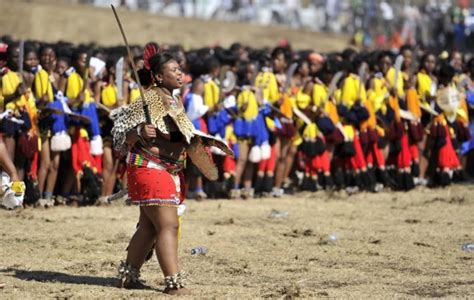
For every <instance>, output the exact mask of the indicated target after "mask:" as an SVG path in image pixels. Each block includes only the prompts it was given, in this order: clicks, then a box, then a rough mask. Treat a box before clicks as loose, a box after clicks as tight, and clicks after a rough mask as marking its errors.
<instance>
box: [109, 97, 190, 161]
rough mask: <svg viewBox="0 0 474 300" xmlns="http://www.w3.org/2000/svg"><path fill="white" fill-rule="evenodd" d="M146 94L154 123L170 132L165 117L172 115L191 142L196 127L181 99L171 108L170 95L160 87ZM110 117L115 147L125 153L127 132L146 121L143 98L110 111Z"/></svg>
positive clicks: (164, 130)
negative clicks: (112, 122)
mask: <svg viewBox="0 0 474 300" xmlns="http://www.w3.org/2000/svg"><path fill="white" fill-rule="evenodd" d="M144 96H145V98H146V102H147V104H148V109H149V111H150V117H151V122H152V124H153V125H154V126H155V127H156V128H158V130H159V131H161V132H162V133H164V134H169V133H170V131H169V124H168V123H167V122H166V121H165V119H164V118H165V117H166V116H170V117H171V118H172V119H173V121H174V122H175V123H176V125H177V127H178V129H179V131H180V132H181V133H182V134H183V135H184V137H185V139H186V142H187V143H188V144H189V143H190V142H191V138H192V137H193V136H194V133H193V132H194V130H195V129H194V125H193V123H191V121H190V120H189V118H188V116H187V115H186V112H185V111H184V108H183V104H182V103H181V101H180V100H179V99H178V101H177V107H175V108H173V109H171V108H170V104H169V101H167V97H169V96H167V95H165V94H164V93H163V92H162V91H161V90H160V89H159V88H152V89H149V90H148V91H146V92H145V94H144ZM110 117H111V118H112V120H113V121H114V127H113V128H112V136H113V139H114V148H115V150H117V151H120V152H121V153H125V152H126V151H127V150H128V147H127V145H126V143H125V138H126V134H127V132H129V131H130V130H132V129H133V128H135V127H136V126H138V125H140V124H143V123H146V119H145V113H144V110H143V101H142V99H141V98H139V99H137V100H136V101H135V102H133V103H132V104H130V105H128V106H122V107H119V108H117V109H114V110H113V111H112V112H111V113H110Z"/></svg>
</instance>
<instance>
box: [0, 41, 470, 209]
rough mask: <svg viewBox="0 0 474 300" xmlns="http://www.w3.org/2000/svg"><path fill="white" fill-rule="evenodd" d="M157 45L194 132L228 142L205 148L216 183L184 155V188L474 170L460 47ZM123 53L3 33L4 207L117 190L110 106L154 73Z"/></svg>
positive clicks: (281, 189) (97, 196) (364, 186)
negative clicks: (174, 66) (171, 64)
mask: <svg viewBox="0 0 474 300" xmlns="http://www.w3.org/2000/svg"><path fill="white" fill-rule="evenodd" d="M156 46H158V45H156ZM159 49H160V51H161V52H167V53H170V54H172V55H174V56H175V57H176V59H177V61H178V62H179V64H180V67H181V69H182V72H183V82H184V83H185V84H184V85H183V88H182V89H180V90H175V95H179V96H180V98H181V100H182V101H183V104H184V106H185V108H186V111H187V115H188V117H189V118H190V119H191V120H192V122H193V124H194V126H195V127H196V129H198V130H201V131H203V132H206V133H209V134H211V135H214V136H218V137H219V138H221V139H222V140H224V141H225V142H226V143H228V145H229V146H230V147H232V149H233V150H234V153H235V157H230V156H224V155H222V153H221V152H220V151H219V150H218V149H212V156H213V159H214V161H215V162H216V164H217V165H218V166H219V170H220V174H219V180H218V181H215V182H208V181H207V180H205V179H203V177H202V174H200V172H199V170H198V169H197V168H196V167H194V166H193V165H192V163H191V162H190V161H188V163H187V165H186V183H187V184H186V186H187V193H186V195H187V198H194V199H203V198H222V197H228V198H231V199H240V198H244V199H249V198H253V197H260V196H272V197H281V196H282V195H283V194H285V193H293V192H295V191H301V190H306V191H317V190H319V189H324V190H328V191H345V192H347V193H349V194H351V193H356V192H358V191H368V192H379V191H381V190H383V189H392V190H405V191H408V190H411V189H413V188H415V186H416V185H428V186H430V187H438V186H447V185H449V184H451V183H452V182H460V181H463V180H466V171H472V170H473V168H472V165H471V164H472V160H471V159H470V156H471V154H472V148H474V141H473V140H472V139H471V133H472V131H473V128H472V125H470V123H469V120H470V115H472V113H473V111H474V95H473V92H472V91H471V89H472V87H473V85H472V83H471V78H473V77H474V59H469V57H466V56H465V55H464V54H463V53H460V52H452V53H446V52H444V53H441V54H438V53H437V54H434V53H430V52H429V51H426V50H424V49H420V48H412V47H409V46H403V47H402V48H401V49H399V51H398V52H397V53H394V52H389V51H381V50H377V51H372V52H362V53H360V52H357V51H356V50H353V49H346V50H344V51H342V52H334V53H327V54H321V53H317V52H315V51H312V50H308V51H296V50H293V49H292V48H291V46H290V45H289V44H288V43H281V44H280V45H279V46H277V47H275V48H273V49H252V48H251V47H246V46H243V45H240V44H238V43H235V44H233V45H231V46H230V47H229V48H221V47H213V48H203V49H197V50H191V51H184V49H183V48H182V47H181V46H180V45H159ZM132 52H133V55H134V62H135V64H136V66H137V68H138V77H139V78H135V76H133V72H132V69H131V67H130V61H129V60H128V58H127V56H126V50H125V48H123V47H113V48H101V47H98V46H95V45H87V46H86V45H80V46H75V45H73V44H70V43H65V42H60V43H56V44H48V43H42V42H38V41H26V42H25V41H15V40H13V39H12V38H10V37H4V38H3V42H2V43H1V44H0V76H1V89H0V107H1V114H0V118H1V127H0V133H1V138H0V166H1V169H2V170H3V172H2V193H3V196H2V197H3V203H4V204H5V203H17V204H18V203H21V202H22V199H23V197H24V204H25V205H30V206H41V207H49V206H53V205H64V204H68V205H73V206H77V205H88V204H106V203H109V201H111V200H113V199H116V198H119V197H118V196H117V194H116V193H118V195H124V194H126V190H125V189H124V188H123V187H124V186H126V184H125V183H126V180H127V178H126V175H125V174H126V173H125V167H124V166H125V163H124V161H125V158H124V157H122V156H121V154H120V153H118V152H117V151H114V149H113V141H112V135H111V130H112V127H113V121H112V119H111V118H110V113H111V111H112V112H113V109H116V108H117V107H120V106H123V105H128V104H130V103H132V102H133V101H134V100H135V99H136V98H137V97H139V96H140V93H139V89H138V84H139V83H141V85H142V86H143V87H144V89H148V88H150V87H152V86H153V84H154V83H153V80H151V78H150V76H149V72H142V71H143V70H144V61H143V48H142V47H140V46H134V47H132ZM138 79H139V80H138ZM470 126H471V127H470ZM469 166H471V167H469ZM157 184H159V183H157ZM6 206H9V205H6ZM10 206H11V205H10ZM13 206H14V205H13Z"/></svg>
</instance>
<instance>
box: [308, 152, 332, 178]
mask: <svg viewBox="0 0 474 300" xmlns="http://www.w3.org/2000/svg"><path fill="white" fill-rule="evenodd" d="M309 165H310V166H311V167H312V169H313V170H315V171H317V172H323V173H328V172H329V171H330V169H331V162H330V161H329V154H328V152H327V151H324V152H323V153H321V154H320V155H316V156H314V157H313V159H311V163H310V164H309Z"/></svg>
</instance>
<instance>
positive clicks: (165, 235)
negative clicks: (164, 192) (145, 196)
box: [143, 206, 179, 276]
mask: <svg viewBox="0 0 474 300" xmlns="http://www.w3.org/2000/svg"><path fill="white" fill-rule="evenodd" d="M143 211H144V213H145V214H146V216H147V217H148V219H149V220H150V221H151V222H152V223H153V225H154V227H155V231H156V248H155V250H156V256H157V257H158V262H159V263H160V267H161V270H162V271H163V274H164V275H165V276H170V275H174V274H177V273H178V226H179V222H178V212H177V209H176V207H164V206H148V207H143ZM148 250H149V249H147V250H146V251H148Z"/></svg>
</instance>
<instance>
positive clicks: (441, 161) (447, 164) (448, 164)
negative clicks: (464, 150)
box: [438, 125, 461, 169]
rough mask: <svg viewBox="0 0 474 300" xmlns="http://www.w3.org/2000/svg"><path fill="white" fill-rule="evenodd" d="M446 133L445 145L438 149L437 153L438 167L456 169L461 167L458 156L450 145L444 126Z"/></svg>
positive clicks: (446, 130)
mask: <svg viewBox="0 0 474 300" xmlns="http://www.w3.org/2000/svg"><path fill="white" fill-rule="evenodd" d="M444 130H445V132H446V144H444V146H443V147H441V148H440V149H439V152H438V167H439V168H441V169H444V168H449V169H457V168H459V167H460V166H461V163H460V162H459V158H458V155H457V153H456V151H455V150H454V147H453V144H452V143H451V134H450V133H449V129H448V126H447V125H445V126H444Z"/></svg>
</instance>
